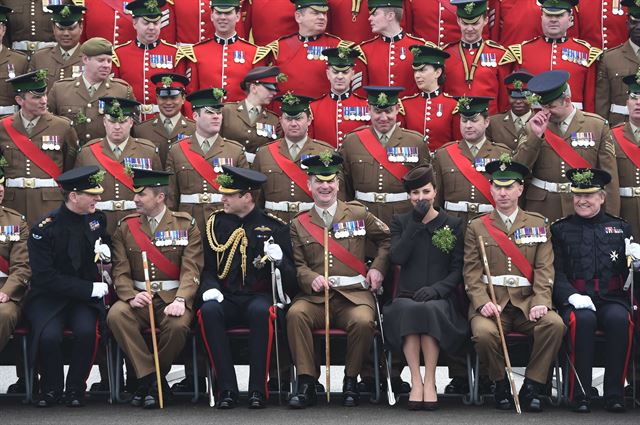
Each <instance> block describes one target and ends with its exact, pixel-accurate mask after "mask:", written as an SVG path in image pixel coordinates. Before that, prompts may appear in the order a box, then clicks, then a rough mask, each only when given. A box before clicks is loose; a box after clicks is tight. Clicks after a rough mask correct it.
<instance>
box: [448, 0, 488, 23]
mask: <svg viewBox="0 0 640 425" xmlns="http://www.w3.org/2000/svg"><path fill="white" fill-rule="evenodd" d="M451 4H452V5H454V6H455V7H456V15H457V16H458V17H459V18H460V19H462V21H463V22H464V23H466V24H475V23H476V22H478V20H479V19H480V17H481V16H483V15H485V14H486V13H487V1H486V0H451Z"/></svg>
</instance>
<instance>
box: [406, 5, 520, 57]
mask: <svg viewBox="0 0 640 425" xmlns="http://www.w3.org/2000/svg"><path fill="white" fill-rule="evenodd" d="M511 1H513V0H511ZM494 2H495V1H494V0H489V20H490V22H489V25H487V26H486V27H484V29H483V30H482V31H483V33H482V36H483V37H484V38H487V39H488V38H490V37H489V27H491V26H493V15H494V10H495V9H494V8H493V6H492V4H493V3H494ZM404 11H405V13H406V22H407V24H406V26H405V28H407V30H408V31H409V32H410V33H411V34H413V35H415V36H416V37H420V38H424V39H425V40H427V41H429V42H431V43H433V44H435V45H436V46H438V47H440V48H442V47H444V46H445V45H447V44H449V43H455V42H456V41H457V40H460V27H459V26H458V16H457V15H456V6H455V5H453V4H451V0H404ZM494 40H495V38H494ZM518 41H520V40H518Z"/></svg>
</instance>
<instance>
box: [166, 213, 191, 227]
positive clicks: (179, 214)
mask: <svg viewBox="0 0 640 425" xmlns="http://www.w3.org/2000/svg"><path fill="white" fill-rule="evenodd" d="M171 215H172V216H174V217H180V218H186V219H187V220H190V221H191V224H192V225H193V224H195V223H196V219H195V218H193V216H192V215H191V214H189V213H188V212H184V211H171Z"/></svg>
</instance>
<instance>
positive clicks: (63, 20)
mask: <svg viewBox="0 0 640 425" xmlns="http://www.w3.org/2000/svg"><path fill="white" fill-rule="evenodd" d="M47 9H49V10H50V11H51V12H52V14H51V20H52V21H53V22H54V23H55V24H58V25H60V26H62V27H70V26H72V25H74V24H76V23H78V22H80V21H82V14H83V13H84V12H85V11H86V10H87V8H86V7H84V6H76V5H74V4H58V5H49V6H47Z"/></svg>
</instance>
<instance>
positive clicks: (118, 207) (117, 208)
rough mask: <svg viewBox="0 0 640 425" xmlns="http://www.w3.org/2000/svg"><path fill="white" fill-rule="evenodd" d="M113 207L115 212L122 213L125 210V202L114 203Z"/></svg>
mask: <svg viewBox="0 0 640 425" xmlns="http://www.w3.org/2000/svg"><path fill="white" fill-rule="evenodd" d="M112 206H113V210H114V211H122V210H124V201H112Z"/></svg>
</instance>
